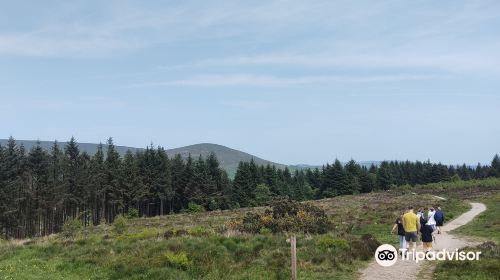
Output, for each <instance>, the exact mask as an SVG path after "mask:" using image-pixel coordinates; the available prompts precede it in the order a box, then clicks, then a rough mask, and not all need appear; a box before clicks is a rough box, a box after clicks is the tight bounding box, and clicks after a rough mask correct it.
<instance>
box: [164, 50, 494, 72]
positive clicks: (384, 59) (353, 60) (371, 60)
mask: <svg viewBox="0 0 500 280" xmlns="http://www.w3.org/2000/svg"><path fill="white" fill-rule="evenodd" d="M499 62H500V54H496V53H493V52H488V51H486V52H479V51H478V52H469V53H466V52H462V53H461V52H456V53H441V54H438V53H422V52H411V51H408V52H406V53H403V52H400V53H389V54H359V55H353V54H346V55H338V54H333V53H332V54H329V53H324V54H312V55H307V54H289V53H284V54H263V55H249V56H232V57H223V58H219V59H207V60H201V61H198V62H193V63H191V64H183V65H177V66H173V67H164V68H165V69H176V68H204V67H227V66H297V67H310V68H344V69H345V68H351V69H360V68H362V69H377V68H406V69H415V68H421V69H426V70H429V69H430V70H441V71H447V72H451V73H453V72H470V71H477V70H485V71H490V72H492V73H498V72H500V64H499Z"/></svg>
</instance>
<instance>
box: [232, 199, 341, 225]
mask: <svg viewBox="0 0 500 280" xmlns="http://www.w3.org/2000/svg"><path fill="white" fill-rule="evenodd" d="M227 226H228V228H229V229H235V230H239V231H242V232H248V233H260V232H261V230H264V231H265V229H268V230H270V231H271V232H274V233H278V232H303V233H326V232H327V231H328V230H329V229H330V228H331V227H332V224H331V222H330V221H329V219H328V216H327V215H326V214H325V211H323V210H322V209H321V208H319V207H317V206H314V205H312V204H308V203H299V202H296V201H292V200H289V199H285V200H279V201H276V202H274V203H273V206H272V210H266V211H265V212H264V213H262V214H260V213H252V212H248V213H247V214H246V215H245V216H244V217H243V219H241V220H240V221H231V222H229V223H228V224H227Z"/></svg>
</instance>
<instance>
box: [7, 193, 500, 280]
mask: <svg viewBox="0 0 500 280" xmlns="http://www.w3.org/2000/svg"><path fill="white" fill-rule="evenodd" d="M499 185H500V184H499ZM439 190H442V189H439ZM439 190H438V191H437V193H439ZM413 192H417V193H419V195H415V194H413ZM422 193H423V194H422ZM463 193H464V192H463V188H455V189H454V190H453V191H450V190H447V195H449V196H450V199H448V200H446V201H440V200H439V199H437V198H436V197H434V196H433V194H434V193H433V192H432V191H429V189H424V188H422V189H412V190H409V191H408V190H404V189H401V190H391V191H386V192H377V193H370V194H361V195H351V196H342V197H335V198H331V199H324V200H319V201H314V202H312V203H314V204H315V205H317V206H320V207H322V208H323V209H325V211H326V212H327V214H328V215H329V218H330V219H331V221H332V222H333V224H334V225H335V226H334V229H333V230H332V231H330V232H328V233H327V234H321V235H304V234H299V235H298V236H297V254H298V255H297V258H298V276H299V279H354V278H356V277H357V275H358V270H359V268H360V267H363V266H364V265H366V264H367V262H368V261H369V260H371V259H372V255H373V251H374V250H373V248H370V246H373V244H372V243H375V242H376V241H374V240H372V239H370V240H371V241H370V240H368V241H367V239H366V236H364V235H365V234H371V235H373V236H374V238H375V239H376V240H378V241H379V242H381V243H392V244H396V243H397V237H396V236H395V235H390V234H389V232H390V229H391V225H392V223H393V222H394V220H395V219H396V217H397V216H398V214H399V212H400V210H401V209H403V208H404V207H407V206H408V205H413V206H415V207H418V206H422V207H425V206H431V205H433V206H435V205H437V204H440V205H441V206H442V207H443V209H444V210H445V211H446V214H447V217H448V218H449V219H451V218H452V217H454V216H456V215H458V214H460V213H461V212H464V211H466V210H467V209H468V204H467V203H466V202H465V201H464V200H463ZM447 195H442V196H446V197H448V196H447ZM492 203H493V202H492ZM264 210H265V208H263V207H260V208H251V209H238V210H233V211H214V212H205V213H196V214H177V215H169V216H162V217H154V218H138V219H131V220H128V222H127V224H126V226H125V227H124V228H122V229H121V230H116V229H115V228H114V227H113V226H112V225H99V226H96V227H90V228H86V229H83V230H80V231H78V232H77V233H76V234H75V235H74V236H73V237H71V238H65V237H63V236H61V235H55V236H50V237H44V238H38V239H34V240H32V241H29V242H27V243H26V244H24V245H21V244H16V243H15V242H12V241H1V242H0V279H289V278H290V274H289V267H290V263H289V259H290V249H289V244H287V243H286V241H285V240H286V238H287V236H286V234H269V233H262V234H255V235H250V234H241V233H235V232H231V231H230V230H228V228H227V227H226V223H228V221H231V220H232V219H236V218H239V217H242V216H243V215H244V214H245V213H246V212H248V211H254V212H259V211H264ZM492 230H494V229H492ZM166 232H168V234H165V233H166ZM448 279H450V278H448Z"/></svg>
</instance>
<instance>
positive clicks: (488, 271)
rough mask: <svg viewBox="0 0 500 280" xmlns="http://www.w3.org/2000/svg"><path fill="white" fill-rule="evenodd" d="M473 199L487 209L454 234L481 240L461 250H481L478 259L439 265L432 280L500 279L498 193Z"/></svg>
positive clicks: (499, 210)
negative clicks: (479, 242)
mask: <svg viewBox="0 0 500 280" xmlns="http://www.w3.org/2000/svg"><path fill="white" fill-rule="evenodd" d="M475 200H476V201H481V202H483V203H484V204H486V206H487V210H486V211H485V212H483V213H482V214H480V215H479V216H478V217H477V218H476V219H474V220H473V221H472V222H471V223H469V224H467V225H465V226H463V227H460V228H458V229H457V230H455V231H454V233H456V234H460V235H466V236H473V237H476V238H477V239H479V240H482V241H484V243H483V244H481V245H479V246H476V247H473V248H465V249H464V250H465V251H481V252H482V255H481V258H480V260H479V261H473V262H459V261H446V262H442V263H439V264H438V265H437V267H436V270H435V273H434V278H435V279H440V280H448V279H449V280H451V279H478V280H487V279H488V280H489V279H491V280H497V279H500V218H499V217H500V193H498V192H497V193H485V194H482V195H477V196H476V197H475ZM488 240H489V241H488Z"/></svg>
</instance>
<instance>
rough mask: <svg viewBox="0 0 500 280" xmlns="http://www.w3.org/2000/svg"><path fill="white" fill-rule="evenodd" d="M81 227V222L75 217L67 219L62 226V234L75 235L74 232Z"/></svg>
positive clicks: (70, 236)
mask: <svg viewBox="0 0 500 280" xmlns="http://www.w3.org/2000/svg"><path fill="white" fill-rule="evenodd" d="M82 228H83V226H82V222H81V221H80V220H79V219H77V218H69V219H67V220H66V221H65V222H64V224H63V228H62V236H64V237H66V238H72V237H75V236H76V234H77V233H78V232H79V231H80V230H81V229H82Z"/></svg>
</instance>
